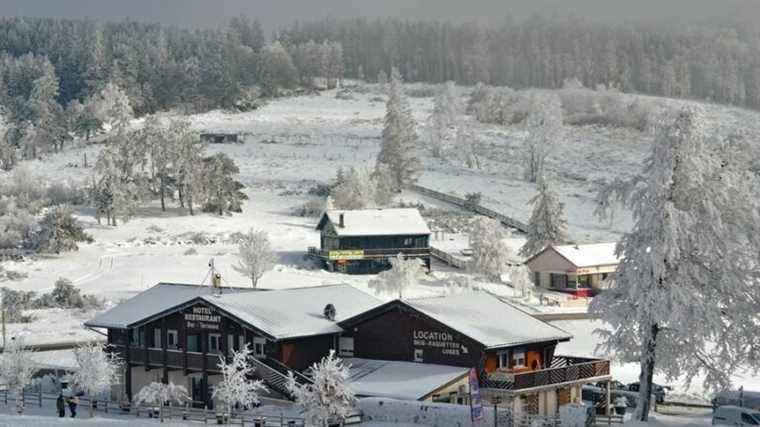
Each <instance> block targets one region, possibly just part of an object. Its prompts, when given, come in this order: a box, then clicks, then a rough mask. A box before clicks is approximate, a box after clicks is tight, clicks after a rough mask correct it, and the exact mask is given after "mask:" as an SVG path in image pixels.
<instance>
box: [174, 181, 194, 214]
mask: <svg viewBox="0 0 760 427" xmlns="http://www.w3.org/2000/svg"><path fill="white" fill-rule="evenodd" d="M177 193H179V207H181V208H184V207H185V197H184V194H183V193H182V186H181V185H180V186H178V188H177ZM191 215H192V214H191Z"/></svg>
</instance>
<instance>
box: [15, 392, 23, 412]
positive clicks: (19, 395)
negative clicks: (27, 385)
mask: <svg viewBox="0 0 760 427" xmlns="http://www.w3.org/2000/svg"><path fill="white" fill-rule="evenodd" d="M16 413H17V414H19V415H21V414H23V413H24V387H23V386H17V387H16Z"/></svg>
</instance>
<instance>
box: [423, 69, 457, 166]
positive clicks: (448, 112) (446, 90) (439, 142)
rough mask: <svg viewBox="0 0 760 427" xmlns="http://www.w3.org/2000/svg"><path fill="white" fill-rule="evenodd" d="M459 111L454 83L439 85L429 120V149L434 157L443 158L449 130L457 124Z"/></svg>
mask: <svg viewBox="0 0 760 427" xmlns="http://www.w3.org/2000/svg"><path fill="white" fill-rule="evenodd" d="M459 109H460V106H459V96H458V94H457V92H456V86H455V85H454V82H446V83H444V84H442V85H440V87H439V88H438V92H437V93H436V95H435V98H434V100H433V114H431V116H430V119H429V127H430V148H431V152H432V154H433V156H434V157H443V152H444V149H445V145H446V142H447V140H449V139H450V138H451V133H452V132H451V128H452V127H453V126H454V125H455V124H457V122H458V115H459Z"/></svg>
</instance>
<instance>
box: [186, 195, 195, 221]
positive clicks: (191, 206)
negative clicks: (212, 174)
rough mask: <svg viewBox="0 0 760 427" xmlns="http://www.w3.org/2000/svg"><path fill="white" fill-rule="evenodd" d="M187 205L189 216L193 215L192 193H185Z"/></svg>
mask: <svg viewBox="0 0 760 427" xmlns="http://www.w3.org/2000/svg"><path fill="white" fill-rule="evenodd" d="M187 207H188V208H190V216H193V215H195V212H193V194H192V193H187Z"/></svg>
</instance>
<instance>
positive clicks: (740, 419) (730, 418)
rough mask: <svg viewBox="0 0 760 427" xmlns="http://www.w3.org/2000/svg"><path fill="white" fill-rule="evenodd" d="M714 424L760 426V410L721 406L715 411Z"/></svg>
mask: <svg viewBox="0 0 760 427" xmlns="http://www.w3.org/2000/svg"><path fill="white" fill-rule="evenodd" d="M712 423H713V425H724V426H760V411H755V410H754V409H750V408H742V407H741V406H730V405H726V406H720V407H718V408H717V409H716V410H715V412H714V413H713V419H712Z"/></svg>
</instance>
